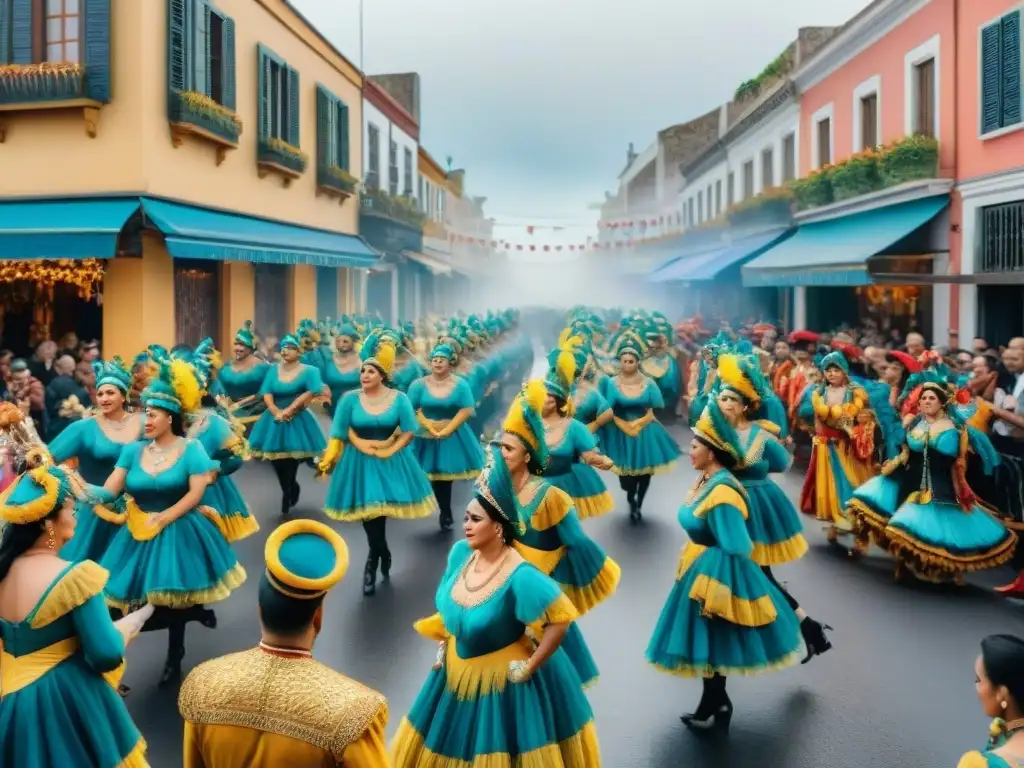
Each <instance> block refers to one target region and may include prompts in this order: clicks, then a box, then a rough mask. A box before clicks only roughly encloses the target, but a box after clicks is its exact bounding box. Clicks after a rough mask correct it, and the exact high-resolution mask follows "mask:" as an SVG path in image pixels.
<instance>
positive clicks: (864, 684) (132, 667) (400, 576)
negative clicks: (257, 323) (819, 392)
mask: <svg viewBox="0 0 1024 768" xmlns="http://www.w3.org/2000/svg"><path fill="white" fill-rule="evenodd" d="M677 432H678V436H679V438H680V440H681V441H685V440H687V438H686V436H685V434H684V433H683V431H682V430H677ZM236 477H237V478H238V479H239V481H240V483H241V486H242V488H243V491H244V493H245V495H246V497H247V499H248V500H249V502H250V504H251V505H252V508H253V511H254V514H255V515H256V516H257V517H258V518H259V521H260V525H261V526H262V530H261V531H260V532H259V533H258V534H256V535H255V536H252V537H250V538H249V539H247V540H245V541H243V542H241V543H240V544H239V545H238V554H239V557H240V559H241V561H242V562H243V564H244V566H245V567H246V569H247V570H248V573H249V578H248V581H247V582H246V583H245V585H244V586H243V587H242V588H241V589H239V590H238V591H237V592H235V593H234V594H233V595H232V596H231V597H230V598H229V599H228V600H227V601H225V602H223V603H220V604H218V605H216V606H215V608H216V611H217V615H218V619H219V626H218V628H217V629H215V630H209V629H206V628H204V627H201V626H199V625H196V624H191V625H189V629H188V635H187V637H186V647H187V655H186V659H185V664H186V671H187V670H188V669H191V668H192V666H194V665H196V664H198V663H200V662H202V661H203V660H205V659H209V658H211V657H214V656H218V655H221V654H225V653H229V652H232V651H236V650H241V649H244V648H248V647H251V646H253V645H255V644H256V643H257V642H258V640H259V626H258V622H257V615H256V588H257V585H258V582H259V575H260V573H261V571H262V567H263V542H264V541H265V539H266V536H267V535H268V534H269V532H270V531H271V530H272V529H273V528H274V526H276V525H277V524H279V523H280V522H281V516H280V513H279V507H278V505H279V498H280V497H279V491H278V489H277V484H276V480H275V478H274V475H273V472H272V471H271V469H270V467H268V466H264V465H261V464H259V463H256V462H253V463H251V464H250V465H248V466H246V467H244V468H243V469H242V470H241V471H240V472H239V473H238V474H237V475H236ZM693 477H694V473H693V470H692V469H691V468H690V467H689V465H688V464H686V463H685V457H684V462H683V465H682V466H680V467H679V468H677V469H676V470H675V471H674V472H673V473H671V474H668V475H665V476H661V477H656V478H655V479H654V481H653V483H652V486H651V491H650V494H649V496H648V499H647V501H646V503H645V507H646V509H645V510H644V513H645V517H644V521H643V523H642V524H641V525H639V526H633V525H630V523H629V521H628V517H627V511H625V500H624V498H622V494H621V492H619V491H618V488H617V484H615V478H614V477H613V476H611V475H609V476H608V481H609V484H610V485H612V486H613V488H614V492H615V495H616V497H617V498H618V499H619V502H620V508H619V509H617V510H615V511H613V512H612V513H610V514H608V515H607V516H605V517H603V518H599V519H597V520H592V521H587V522H586V523H585V524H584V525H585V528H586V530H587V531H588V532H589V533H590V535H591V536H593V537H594V538H595V539H596V540H597V541H598V542H600V543H601V544H602V545H603V546H604V547H605V548H606V550H607V551H608V553H609V554H610V555H611V556H612V557H613V558H614V559H615V560H616V561H618V563H619V564H620V565H621V566H622V582H621V585H620V587H619V590H618V592H617V594H616V595H615V596H613V597H612V598H611V599H610V600H609V601H607V602H606V603H604V604H603V605H601V606H599V607H598V608H597V609H595V611H594V612H592V613H591V614H590V615H589V616H587V617H586V618H585V619H584V620H583V621H582V622H581V627H582V629H583V631H584V633H585V635H586V638H587V640H588V642H589V644H590V647H591V649H592V651H593V654H594V656H595V658H596V659H597V661H598V664H599V665H600V668H601V673H602V674H601V679H600V680H599V681H598V683H597V684H596V685H595V686H594V687H593V688H592V689H590V691H589V696H590V701H591V702H592V704H593V707H594V711H595V717H596V721H597V725H598V732H599V736H600V740H601V748H602V754H603V761H604V766H605V768H682V767H683V766H687V767H691V766H692V767H695V768H696V767H700V766H709V767H710V766H715V767H716V768H741V767H742V768H747V767H751V768H752V767H753V766H758V767H759V768H823V767H827V768H863V767H864V766H866V765H878V766H936V768H938V767H940V766H950V767H952V766H955V765H956V763H957V760H958V759H959V757H960V755H961V754H962V753H963V752H965V751H968V750H970V749H976V748H979V747H981V746H982V745H983V744H984V741H985V738H986V730H987V721H986V719H985V717H984V716H983V714H982V713H981V711H980V709H979V706H978V702H977V700H976V698H975V695H974V685H973V682H974V671H973V663H974V659H975V657H976V655H977V652H978V642H979V640H980V639H981V638H982V637H983V636H984V635H986V634H989V633H993V632H1010V633H1014V634H1018V635H1024V603H1020V602H1012V601H1005V600H1001V599H999V598H997V597H995V596H993V595H992V594H991V593H990V592H989V591H988V587H991V586H992V585H994V584H996V583H1000V582H1004V581H1007V580H1009V578H1011V576H1012V573H1011V572H1010V571H1009V570H1005V571H1002V572H999V573H993V574H985V575H984V576H981V577H979V578H977V579H972V580H971V582H970V584H969V585H968V586H966V587H964V588H960V589H956V588H952V587H951V588H940V587H934V586H904V585H897V584H895V583H894V582H893V574H892V562H891V561H890V560H889V559H888V557H887V556H886V555H885V554H884V553H881V552H878V551H875V552H873V555H872V557H870V558H868V559H866V560H863V561H859V562H854V561H851V560H850V559H849V558H848V557H847V556H846V555H845V554H844V553H843V552H841V551H838V550H836V549H833V548H830V547H829V545H828V544H827V542H826V541H825V537H824V533H823V531H822V530H821V529H820V527H819V524H818V523H816V522H815V521H813V520H811V519H810V518H807V519H806V525H805V532H806V534H807V536H808V538H809V540H810V541H811V551H810V552H809V553H808V554H807V555H806V556H805V557H804V558H803V559H802V560H800V561H799V562H797V563H794V564H791V565H788V566H784V567H782V568H779V569H778V574H777V575H778V577H779V579H780V581H783V582H786V583H787V585H788V588H789V589H790V591H791V592H792V593H793V594H794V595H795V596H796V598H797V599H798V600H800V601H801V603H802V605H803V606H804V607H805V608H806V609H807V610H808V612H809V613H810V614H811V615H812V616H815V617H816V618H818V619H819V620H821V621H823V622H826V623H828V624H830V625H831V626H833V627H834V628H835V631H834V632H833V633H832V635H831V637H832V640H833V643H834V648H833V650H832V651H831V652H829V653H828V654H826V655H824V656H821V657H818V658H815V659H814V660H813V661H812V662H811V663H810V664H807V665H806V666H797V667H795V668H792V669H788V670H784V671H781V672H776V673H773V674H769V675H765V676H762V677H757V678H747V679H734V680H730V681H729V691H730V695H731V696H732V699H733V702H734V704H735V715H734V718H733V723H732V730H731V732H730V733H729V735H728V736H727V737H714V738H701V737H698V736H696V735H694V734H692V733H690V732H689V731H688V730H687V729H686V728H685V727H684V726H683V724H682V723H681V722H680V721H679V715H680V714H681V713H683V712H688V711H692V710H693V708H694V707H695V706H696V703H697V700H698V699H699V696H700V687H701V686H700V683H699V682H698V681H690V680H682V679H676V678H674V677H670V676H667V675H664V674H661V673H659V672H657V671H655V670H654V669H653V668H652V667H650V666H648V665H647V664H646V663H645V661H644V657H643V654H644V649H645V648H646V645H647V642H648V639H649V637H650V633H651V630H652V628H653V627H654V623H655V620H656V619H657V616H658V613H659V611H660V609H661V606H662V603H663V601H664V599H665V597H666V595H667V594H668V591H669V588H670V586H671V584H672V579H673V576H674V570H675V567H676V560H677V557H678V553H679V549H680V547H681V546H682V545H683V543H684V534H683V531H682V529H681V528H680V527H679V525H678V523H677V521H676V510H677V509H678V507H679V504H680V502H681V500H682V498H683V497H684V495H685V493H686V491H687V490H688V488H689V487H690V485H691V483H692V481H693ZM300 481H301V484H302V498H301V500H300V501H299V504H298V507H297V509H296V511H295V512H294V513H293V514H294V515H295V516H308V517H311V518H314V519H323V518H322V514H321V511H320V510H321V508H322V505H323V500H324V492H325V488H326V486H325V485H323V484H320V483H317V482H315V481H314V479H313V476H312V471H311V470H309V469H308V468H303V469H302V470H301V473H300ZM781 482H782V484H783V485H784V487H785V488H786V490H787V492H789V493H790V495H791V496H793V497H794V498H795V496H796V494H797V492H798V490H799V483H800V476H799V474H797V473H793V474H790V475H788V476H785V477H783V478H782V480H781ZM469 493H470V489H469V485H468V484H463V487H461V488H459V489H458V490H457V491H456V500H457V501H459V502H461V503H463V504H464V503H465V502H466V501H468V499H469ZM339 527H340V528H341V532H342V534H343V535H344V536H345V539H346V541H347V542H348V544H349V547H350V550H351V562H352V565H351V568H350V571H349V574H348V576H347V578H346V579H345V581H343V582H342V583H341V584H340V585H339V586H338V587H336V588H335V589H334V590H333V591H332V592H331V593H330V595H329V596H328V598H327V601H326V606H325V618H324V628H323V632H322V634H321V635H320V638H319V640H318V641H317V645H316V648H315V656H316V658H318V659H319V660H320V661H322V662H324V663H325V664H328V665H330V666H331V667H333V668H335V669H337V670H340V671H342V672H344V673H345V674H348V675H350V676H352V677H354V678H356V679H358V680H360V681H362V682H363V683H366V684H367V685H370V686H372V687H374V688H376V689H378V690H380V691H382V692H383V693H384V694H385V695H386V696H387V697H388V701H389V706H390V711H391V726H390V731H391V732H392V733H393V731H394V729H395V728H396V727H397V725H398V722H399V720H400V718H401V717H402V715H403V713H404V712H406V711H407V710H408V708H409V706H410V705H411V703H412V701H413V699H414V698H415V696H416V694H417V692H418V690H419V688H420V686H421V684H422V682H423V680H424V678H425V676H426V674H427V672H428V670H429V669H430V665H431V663H432V661H433V658H434V653H435V647H434V645H433V644H432V643H430V642H428V641H426V640H423V639H421V638H420V637H419V636H418V635H416V634H415V633H414V632H413V629H412V623H413V621H414V620H416V619H418V618H420V617H423V616H426V615H429V614H431V613H433V611H434V608H433V602H434V591H435V588H436V586H437V582H438V580H439V578H440V576H441V574H442V572H443V570H444V564H445V559H446V554H447V551H448V548H449V547H450V546H451V544H452V542H453V541H454V540H455V539H456V537H458V536H459V535H460V533H459V531H458V529H457V530H456V532H455V533H454V534H449V535H443V534H441V533H440V531H439V530H438V527H437V523H436V521H435V520H424V521H416V522H394V523H389V524H388V537H389V540H390V542H391V549H392V552H393V553H394V558H395V561H394V567H393V570H392V578H391V583H390V584H389V585H387V586H384V587H382V588H379V589H378V592H377V595H376V596H375V597H373V598H370V599H367V598H364V597H363V596H362V591H361V572H362V563H363V561H364V560H365V557H366V542H365V538H364V536H363V531H362V530H361V527H360V526H357V525H345V526H339ZM165 651H166V635H165V634H164V633H153V634H146V635H143V636H142V637H141V638H140V639H138V640H137V641H136V642H135V643H134V644H133V645H132V647H131V648H130V650H129V656H128V668H127V674H126V677H125V682H126V683H127V684H128V685H129V686H131V689H132V690H131V693H130V694H129V696H128V699H127V703H128V707H129V709H130V711H131V714H132V715H133V717H134V718H135V722H136V723H137V724H138V725H139V727H140V728H141V729H142V732H143V733H144V735H145V737H146V739H147V740H148V742H149V759H150V761H151V763H152V765H153V766H155V767H156V768H171V767H172V766H180V765H181V734H182V726H181V721H180V718H179V717H178V712H177V707H176V691H171V690H167V691H161V690H158V689H157V686H156V683H157V680H158V679H159V677H160V674H161V670H162V668H163V662H164V654H165Z"/></svg>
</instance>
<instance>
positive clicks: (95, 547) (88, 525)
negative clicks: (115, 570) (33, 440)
mask: <svg viewBox="0 0 1024 768" xmlns="http://www.w3.org/2000/svg"><path fill="white" fill-rule="evenodd" d="M101 418H103V417H102V416H94V417H92V418H87V419H81V420H80V421H74V422H72V423H71V424H69V425H68V427H67V429H65V430H64V431H63V432H61V433H60V434H59V435H57V437H56V438H55V439H54V440H53V442H52V443H50V445H49V446H48V448H49V450H50V455H51V456H53V460H54V461H55V462H56V463H57V464H62V463H64V462H65V461H69V460H71V459H77V460H78V473H79V474H80V475H81V476H82V479H84V480H85V481H86V482H87V483H90V484H92V485H98V486H102V485H103V484H104V483H105V482H106V481H107V478H108V477H110V474H111V473H112V472H113V471H114V467H115V466H116V465H117V459H118V457H120V455H121V450H122V449H123V448H124V447H125V445H127V443H116V442H114V441H113V440H111V439H110V438H109V437H107V436H106V434H105V433H104V432H103V430H102V429H101V428H100V425H99V419H101ZM142 428H143V424H142V420H141V419H139V420H138V428H137V429H133V430H131V433H129V432H128V431H125V433H124V436H125V438H128V442H134V441H135V440H138V439H139V438H140V437H141V436H142ZM75 514H76V516H77V520H76V523H75V535H74V537H73V538H72V539H71V541H69V542H68V543H67V544H65V545H64V546H63V547H61V550H60V556H61V557H63V558H64V559H65V560H70V561H72V562H75V563H78V562H82V561H83V560H95V561H99V559H100V558H101V557H103V553H104V552H106V551H107V547H108V546H110V542H111V541H112V540H113V539H114V536H116V535H117V532H118V530H119V529H120V523H119V522H116V521H115V517H114V516H112V515H111V512H110V511H109V510H107V509H106V508H105V507H96V506H95V505H93V504H91V503H90V502H88V501H85V500H81V501H79V502H77V503H76V504H75Z"/></svg>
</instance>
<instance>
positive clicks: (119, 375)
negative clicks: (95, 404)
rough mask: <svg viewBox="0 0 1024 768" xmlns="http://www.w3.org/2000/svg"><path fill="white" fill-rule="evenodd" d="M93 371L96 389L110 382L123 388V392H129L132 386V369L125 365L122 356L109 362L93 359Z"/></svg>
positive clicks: (118, 387) (113, 385)
mask: <svg viewBox="0 0 1024 768" xmlns="http://www.w3.org/2000/svg"><path fill="white" fill-rule="evenodd" d="M92 372H93V374H95V376H96V389H99V388H100V387H102V386H103V385H104V384H109V385H110V386H112V387H116V388H117V389H119V390H121V392H122V393H124V394H128V391H129V390H130V389H131V388H132V374H131V371H129V370H128V368H127V367H125V364H124V361H123V360H122V359H121V358H120V357H115V358H114V359H113V360H111V361H109V362H104V361H100V360H95V361H93V364H92Z"/></svg>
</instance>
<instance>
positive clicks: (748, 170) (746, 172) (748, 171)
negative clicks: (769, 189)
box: [742, 160, 754, 200]
mask: <svg viewBox="0 0 1024 768" xmlns="http://www.w3.org/2000/svg"><path fill="white" fill-rule="evenodd" d="M753 196H754V161H753V160H747V162H745V163H744V164H743V198H742V199H744V200H747V199H749V198H751V197H753Z"/></svg>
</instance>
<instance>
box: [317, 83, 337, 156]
mask: <svg viewBox="0 0 1024 768" xmlns="http://www.w3.org/2000/svg"><path fill="white" fill-rule="evenodd" d="M331 106H332V105H331V99H330V97H329V96H328V95H327V92H326V91H325V90H324V89H323V88H322V87H321V86H319V85H318V86H317V87H316V162H317V165H319V166H320V167H321V168H327V167H329V166H330V165H331V140H332V139H333V138H334V137H333V136H332V135H331Z"/></svg>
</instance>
